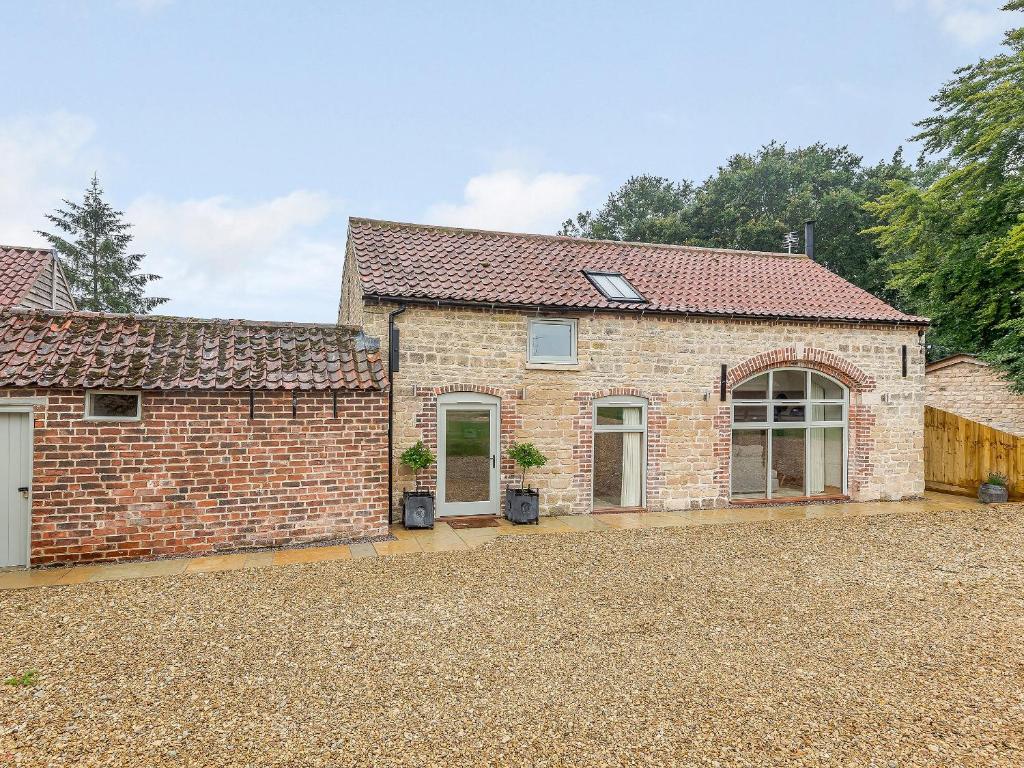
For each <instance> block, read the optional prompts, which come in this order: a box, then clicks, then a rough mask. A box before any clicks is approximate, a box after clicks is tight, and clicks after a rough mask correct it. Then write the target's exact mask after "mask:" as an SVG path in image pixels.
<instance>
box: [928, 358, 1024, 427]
mask: <svg viewBox="0 0 1024 768" xmlns="http://www.w3.org/2000/svg"><path fill="white" fill-rule="evenodd" d="M925 389H926V402H927V404H928V405H930V406H932V407H933V408H940V409H941V410H943V411H949V412H950V413H955V414H957V415H958V416H963V417H964V418H965V419H970V420H971V421H978V422H981V423H982V424H988V425H989V426H990V427H994V428H996V429H1001V430H1003V431H1005V432H1010V433H1012V434H1015V435H1024V395H1017V394H1014V393H1013V392H1011V391H1010V387H1009V384H1007V382H1006V381H1005V380H1004V379H1003V378H1002V376H1001V375H1000V373H999V371H997V370H996V369H995V368H992V367H991V366H990V365H988V364H987V363H984V362H982V361H981V360H977V359H975V358H972V357H966V356H964V357H961V358H957V359H955V360H951V361H949V362H947V363H942V362H940V363H936V364H935V365H933V366H929V371H928V373H927V375H926V376H925Z"/></svg>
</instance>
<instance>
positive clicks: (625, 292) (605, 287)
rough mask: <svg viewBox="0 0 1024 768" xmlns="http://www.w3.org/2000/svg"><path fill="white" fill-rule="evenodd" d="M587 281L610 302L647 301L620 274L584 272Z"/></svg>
mask: <svg viewBox="0 0 1024 768" xmlns="http://www.w3.org/2000/svg"><path fill="white" fill-rule="evenodd" d="M583 274H585V275H586V276H587V279H588V280H590V282H591V283H593V284H594V287H595V288H597V290H599V291H600V292H601V295H602V296H604V297H605V298H606V299H608V300H609V301H638V302H643V301H647V299H645V298H644V297H643V296H641V295H640V291H638V290H637V289H636V288H634V287H633V286H632V285H631V284H630V282H629V280H627V279H626V278H625V277H623V276H622V273H620V272H591V271H589V270H587V271H584V273H583Z"/></svg>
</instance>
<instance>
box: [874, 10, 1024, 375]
mask: <svg viewBox="0 0 1024 768" xmlns="http://www.w3.org/2000/svg"><path fill="white" fill-rule="evenodd" d="M1004 9H1005V10H1008V11H1021V10H1024V0H1014V2H1010V3H1007V4H1006V5H1005V6H1004ZM1005 44H1006V46H1007V48H1008V49H1009V50H1008V51H1007V52H1006V53H1002V54H999V55H997V56H994V57H992V58H988V59H981V60H979V61H978V62H977V63H976V64H973V65H970V66H967V67H961V68H960V69H958V70H956V72H955V73H954V74H955V77H954V79H953V80H951V81H950V82H948V83H946V84H945V85H944V86H943V87H942V89H941V90H940V91H939V92H938V93H937V94H936V95H935V96H934V97H932V101H933V103H934V104H935V114H933V115H932V116H931V117H929V118H927V119H925V120H922V121H921V122H920V123H918V127H919V128H920V129H921V130H920V132H919V133H918V134H917V135H916V136H915V137H914V139H915V140H920V141H923V142H924V156H926V157H936V158H939V159H940V161H941V165H940V166H939V168H938V172H937V174H936V177H935V178H934V179H933V180H932V181H931V183H929V184H928V185H927V186H925V187H923V188H922V187H920V186H916V185H913V184H910V183H907V182H905V181H899V180H897V181H893V182H891V183H890V184H889V185H888V191H887V192H886V193H885V194H883V195H882V196H881V197H880V198H879V199H878V200H877V201H876V202H874V203H872V204H870V205H869V206H868V209H869V212H871V213H872V214H873V215H874V216H876V217H877V218H878V219H879V221H880V222H881V223H880V224H879V225H877V226H875V227H873V228H871V229H870V230H869V232H870V234H871V235H873V236H874V237H875V238H876V240H877V243H878V245H879V246H880V247H881V248H882V250H883V251H884V252H885V253H886V255H887V257H888V258H889V260H890V261H891V262H892V264H893V271H894V277H893V280H892V286H893V287H894V288H895V289H897V290H898V291H899V292H900V293H901V294H902V295H903V296H904V297H905V299H906V303H907V304H908V305H909V306H910V308H911V309H912V310H913V311H915V312H917V313H919V314H923V315H927V316H929V317H931V318H932V319H933V321H934V325H933V329H932V331H931V333H930V334H929V340H930V341H931V342H932V344H933V349H932V353H933V356H935V355H936V354H947V353H953V352H971V353H980V354H982V355H983V356H985V357H987V358H988V359H990V360H991V361H992V362H994V363H995V364H996V365H998V366H1000V367H1001V368H1002V369H1003V370H1004V371H1006V372H1007V373H1008V375H1009V376H1010V377H1011V380H1012V381H1013V382H1014V383H1015V385H1016V387H1018V388H1019V389H1020V390H1021V391H1024V364H1022V362H1021V360H1022V359H1024V29H1021V28H1017V29H1012V30H1010V31H1009V32H1008V33H1007V34H1006V38H1005Z"/></svg>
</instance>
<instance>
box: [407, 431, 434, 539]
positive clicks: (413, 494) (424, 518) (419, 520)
mask: <svg viewBox="0 0 1024 768" xmlns="http://www.w3.org/2000/svg"><path fill="white" fill-rule="evenodd" d="M398 460H399V461H401V462H402V464H404V465H405V466H407V467H408V468H409V469H411V470H412V471H413V472H415V473H416V490H415V491H405V493H403V494H402V523H403V525H405V527H406V528H433V527H434V494H432V493H430V492H429V491H423V490H420V473H421V472H422V471H423V470H424V469H426V468H427V467H429V466H431V465H432V464H433V463H434V462H436V461H437V456H435V455H434V453H433V451H431V450H430V449H429V448H427V446H426V445H424V444H423V441H422V440H419V441H417V442H416V444H415V445H413V446H411V447H409V448H406V449H405V451H403V452H402V455H401V456H399V457H398Z"/></svg>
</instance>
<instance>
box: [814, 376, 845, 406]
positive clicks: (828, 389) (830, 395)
mask: <svg viewBox="0 0 1024 768" xmlns="http://www.w3.org/2000/svg"><path fill="white" fill-rule="evenodd" d="M811 398H812V399H814V400H842V399H843V388H842V387H841V386H839V385H838V384H836V383H835V382H834V381H832V379H828V378H825V377H824V376H819V375H818V374H816V373H812V374H811Z"/></svg>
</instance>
